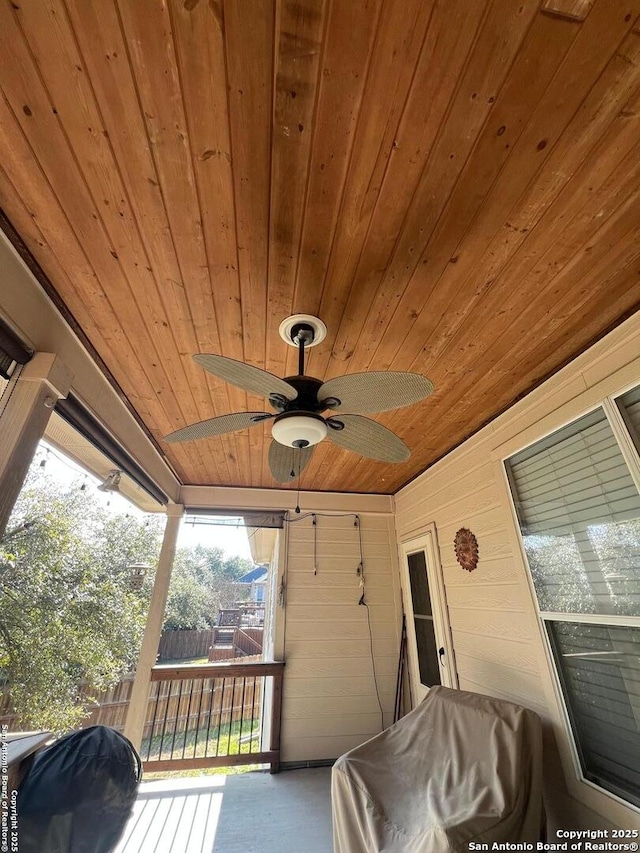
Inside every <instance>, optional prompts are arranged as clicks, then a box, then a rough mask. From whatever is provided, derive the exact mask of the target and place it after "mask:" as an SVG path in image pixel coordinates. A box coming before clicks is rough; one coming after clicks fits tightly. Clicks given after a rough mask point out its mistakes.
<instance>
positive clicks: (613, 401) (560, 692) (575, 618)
mask: <svg viewBox="0 0 640 853" xmlns="http://www.w3.org/2000/svg"><path fill="white" fill-rule="evenodd" d="M638 387H640V379H639V378H638V377H637V376H636V377H635V379H634V381H632V382H629V383H628V384H627V383H625V385H624V386H622V387H620V388H618V389H616V390H615V391H610V393H608V394H606V395H603V396H601V397H600V398H599V399H593V400H591V401H590V402H589V403H586V402H585V405H584V407H579V408H577V409H576V408H575V407H573V406H571V407H570V408H571V412H570V414H568V413H567V414H566V416H565V417H562V418H560V419H559V420H556V419H555V418H550V419H549V420H550V421H555V422H554V423H550V424H549V426H548V428H546V429H545V430H544V431H543V432H542V434H540V433H538V434H537V435H536V436H535V437H531V438H528V440H527V441H526V442H524V443H517V444H514V442H513V441H508V442H505V444H504V445H503V446H502V448H501V449H500V450H501V452H500V456H499V457H498V460H499V466H500V469H501V472H502V478H503V482H504V484H505V487H506V489H505V490H506V493H507V496H508V503H509V508H510V512H511V517H512V520H513V523H514V526H515V531H516V538H517V542H518V547H519V550H520V555H521V557H522V561H523V564H524V566H525V569H526V580H527V583H528V586H529V590H530V593H531V598H532V601H533V606H534V610H535V614H536V623H537V626H538V630H539V632H540V635H541V639H542V645H543V648H544V654H545V658H546V662H547V667H548V674H549V675H550V676H551V685H552V688H553V693H554V696H555V699H556V704H557V707H558V709H559V712H560V718H561V723H562V726H563V729H564V732H565V735H566V737H567V743H568V745H569V752H570V757H571V763H572V766H573V771H574V774H575V780H576V781H577V782H578V783H579V784H582V785H585V786H587V787H588V788H589V789H591V790H593V791H594V792H597V793H598V794H599V795H601V796H605V797H607V798H609V799H610V800H614V801H615V802H617V803H619V804H620V805H621V806H623V807H624V808H625V809H629V810H630V811H631V812H633V813H634V814H636V815H640V806H637V805H636V804H634V803H632V802H630V801H629V800H627V799H624V798H623V797H621V796H619V795H618V794H616V793H614V792H613V791H610V790H608V789H607V788H604V787H602V786H601V785H598V784H597V783H595V782H592V781H591V780H590V779H588V778H587V777H586V776H585V774H584V771H583V766H582V761H581V750H580V746H579V743H578V740H577V736H576V733H575V732H574V728H573V724H572V716H571V712H570V710H569V707H568V702H567V698H566V696H565V692H564V689H563V681H562V675H561V673H560V671H559V667H558V663H557V661H556V657H555V654H554V652H553V648H552V644H551V639H550V636H549V631H548V629H547V624H546V623H547V622H573V623H582V624H597V625H604V626H608V625H610V626H624V627H631V628H638V629H640V616H626V615H624V616H619V615H613V614H606V613H605V614H593V613H588V614H580V613H562V612H557V611H551V610H541V608H540V604H539V601H538V594H537V591H536V588H535V585H534V582H533V575H532V573H531V567H530V565H529V560H528V557H527V553H526V549H525V545H524V538H523V535H522V529H521V527H520V518H519V516H518V511H517V508H516V496H517V491H516V488H515V484H514V482H513V477H512V475H511V470H510V467H509V460H510V459H511V458H512V457H513V456H515V455H517V454H518V453H520V452H521V451H523V450H526V449H528V448H530V447H532V446H533V445H534V444H537V443H538V442H540V441H543V440H544V439H545V438H548V437H550V436H552V435H554V434H555V433H557V432H559V431H560V430H562V429H563V428H564V427H566V426H569V425H571V424H573V423H575V422H576V421H578V420H580V418H582V417H584V416H585V415H588V414H591V413H592V412H595V411H597V410H598V409H602V411H603V412H604V415H605V417H606V420H607V423H608V424H609V426H610V427H611V430H612V432H613V436H614V439H615V441H616V443H617V445H618V447H619V449H620V452H621V453H622V457H623V459H624V462H625V464H626V466H627V468H628V470H629V474H630V475H631V478H632V480H633V482H634V484H635V486H636V488H637V489H638V492H639V493H640V450H638V449H637V448H636V446H635V444H634V442H633V438H632V437H631V435H630V433H629V430H628V428H627V425H626V423H625V421H624V418H623V416H622V413H621V412H620V409H619V408H618V404H617V401H618V400H619V399H620V398H621V397H623V396H624V395H625V394H626V393H627V392H628V391H631V390H633V389H635V388H638ZM555 414H556V415H557V414H559V412H556V413H555ZM527 432H529V431H527Z"/></svg>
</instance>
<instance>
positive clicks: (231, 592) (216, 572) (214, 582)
mask: <svg viewBox="0 0 640 853" xmlns="http://www.w3.org/2000/svg"><path fill="white" fill-rule="evenodd" d="M252 568H253V564H252V563H251V562H249V561H248V560H244V559H242V558H241V557H237V556H236V557H227V558H225V555H224V551H223V550H222V549H221V548H218V547H205V546H204V545H196V546H195V547H192V548H178V550H177V551H176V557H175V560H174V564H173V572H172V575H171V583H170V585H169V595H168V598H167V608H166V611H165V622H164V630H165V631H178V630H196V629H199V628H208V627H209V626H210V625H212V624H213V623H214V620H215V617H216V614H217V612H218V610H219V609H220V608H221V607H229V606H230V605H231V604H233V602H234V601H236V600H237V598H238V587H237V586H236V585H235V583H234V581H237V580H238V578H240V577H242V575H243V574H245V573H246V572H248V571H249V570H250V569H252Z"/></svg>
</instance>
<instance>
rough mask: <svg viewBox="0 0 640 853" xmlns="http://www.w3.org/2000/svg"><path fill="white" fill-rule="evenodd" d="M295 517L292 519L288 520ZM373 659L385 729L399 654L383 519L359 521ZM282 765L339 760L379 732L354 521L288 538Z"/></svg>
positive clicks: (328, 522) (393, 572)
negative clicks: (361, 604)
mask: <svg viewBox="0 0 640 853" xmlns="http://www.w3.org/2000/svg"><path fill="white" fill-rule="evenodd" d="M293 517H294V518H295V516H293ZM360 520H361V532H362V543H363V554H364V570H365V579H366V601H367V602H368V604H369V616H370V620H371V632H372V637H373V652H374V655H375V666H376V675H377V681H378V688H379V690H380V698H381V700H382V706H383V710H384V712H385V725H388V724H389V723H391V722H392V721H393V705H394V697H395V686H396V672H397V669H398V650H399V644H400V640H399V612H400V606H399V580H398V571H397V557H396V549H395V532H394V529H393V520H392V517H391V516H386V517H385V516H376V515H366V514H363V515H360ZM287 550H288V565H287V567H286V577H287V592H286V614H285V619H286V622H285V631H284V649H285V660H286V662H287V665H286V671H285V680H284V702H283V718H282V744H283V754H282V760H283V761H285V762H286V761H313V760H319V759H330V758H337V757H338V756H339V755H341V754H342V753H343V752H345V751H346V750H348V749H351V748H352V747H354V746H357V745H358V744H360V743H362V742H363V741H365V740H367V739H368V738H369V737H372V736H373V735H374V734H377V733H378V732H379V731H381V719H380V710H379V707H378V702H377V698H376V692H375V686H374V680H373V671H372V659H371V645H370V639H369V629H368V625H367V609H366V608H365V607H362V606H359V605H358V600H359V598H360V595H361V589H360V586H359V579H358V576H357V574H356V569H357V567H358V564H359V562H360V549H359V544H358V530H357V528H355V527H354V518H353V516H347V517H338V516H334V517H327V516H326V515H324V514H323V515H321V516H318V517H317V548H316V565H317V574H315V575H314V560H313V527H312V523H311V518H307V519H303V520H301V521H300V522H295V521H294V522H293V523H292V524H290V526H289V530H288V549H287Z"/></svg>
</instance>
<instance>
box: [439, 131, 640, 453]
mask: <svg viewBox="0 0 640 853" xmlns="http://www.w3.org/2000/svg"><path fill="white" fill-rule="evenodd" d="M631 135H633V134H632V132H631ZM636 137H637V134H636ZM614 172H615V167H614ZM636 185H637V184H636ZM636 194H637V191H636ZM623 202H624V200H623ZM624 204H625V206H626V207H627V208H628V210H629V224H630V225H631V224H634V222H637V217H634V215H633V211H634V208H633V204H634V203H633V201H632V200H631V201H629V200H627V201H626V203H624ZM598 206H599V205H598ZM588 242H594V243H595V242H596V241H595V240H594V238H593V237H592V238H590V241H588ZM505 325H507V326H508V325H509V324H508V322H507V323H506V324H505ZM470 337H471V338H473V337H474V335H473V331H472V330H471V331H470ZM454 381H455V379H454V377H451V378H449V377H448V381H447V382H445V383H443V384H445V385H446V384H449V385H451V384H453V382H454ZM472 405H477V401H475V403H473V404H472ZM459 411H460V410H459V407H456V413H458V414H459ZM446 420H447V421H448V420H449V418H446ZM425 461H426V460H425Z"/></svg>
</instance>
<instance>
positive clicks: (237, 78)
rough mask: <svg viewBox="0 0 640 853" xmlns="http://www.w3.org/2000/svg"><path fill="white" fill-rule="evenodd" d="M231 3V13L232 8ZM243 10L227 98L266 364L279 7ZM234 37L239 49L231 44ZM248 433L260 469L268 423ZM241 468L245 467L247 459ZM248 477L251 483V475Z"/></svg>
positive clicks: (236, 187) (252, 342)
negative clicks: (260, 11)
mask: <svg viewBox="0 0 640 853" xmlns="http://www.w3.org/2000/svg"><path fill="white" fill-rule="evenodd" d="M229 9H231V14H228V13H229ZM243 14H247V15H249V11H248V7H246V6H245V7H242V11H241V8H240V7H239V6H232V7H229V8H228V9H227V12H226V13H225V17H224V34H225V38H224V49H225V60H226V61H225V69H226V75H227V104H228V113H229V136H230V144H231V152H232V160H233V163H234V171H233V175H232V178H233V191H234V198H235V207H234V211H235V217H236V233H237V245H238V272H239V282H240V298H241V303H242V344H243V352H244V358H245V360H246V361H247V362H248V363H253V364H254V365H256V366H259V367H264V351H265V316H266V312H267V278H268V263H269V261H268V238H269V208H270V162H271V156H270V155H271V138H272V115H273V62H274V59H273V53H274V50H275V7H274V4H273V2H272V0H265V4H264V9H263V12H262V14H257V13H256V10H255V8H253V7H252V9H251V15H249V18H250V19H253V24H254V26H251V20H248V21H244V20H243V17H242V15H243ZM232 16H234V17H232ZM256 21H258V22H260V27H259V28H258V27H257V26H255V23H256ZM236 34H237V35H236ZM239 34H242V36H241V35H239ZM232 42H233V43H234V44H235V45H236V48H237V49H236V50H233V49H232ZM243 52H244V53H243ZM249 127H251V128H252V132H251V133H247V132H246V131H247V129H248V128H249ZM243 131H244V133H243ZM260 140H262V143H261V147H259V150H258V149H257V148H256V147H255V146H258V145H259V143H260ZM247 143H248V144H247ZM236 176H238V177H236ZM249 399H251V398H249ZM262 406H263V407H264V401H262ZM245 438H246V443H245V445H244V454H245V457H246V459H247V460H248V461H249V465H248V466H246V468H247V469H248V470H249V471H254V472H255V471H256V470H258V469H259V466H260V464H261V462H262V458H263V457H262V456H261V457H260V458H259V459H258V458H256V455H255V451H254V452H252V443H253V445H254V447H257V448H259V449H260V450H259V452H261V453H263V452H264V427H261V428H260V432H259V433H257V434H256V435H255V436H253V435H251V436H249V435H248V434H247V435H246V436H241V439H245ZM238 470H239V472H243V471H244V470H245V467H244V465H243V461H242V460H241V461H240V463H239V466H238ZM245 479H246V483H247V485H249V484H250V483H251V479H250V476H248V475H247V476H246V478H245Z"/></svg>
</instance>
